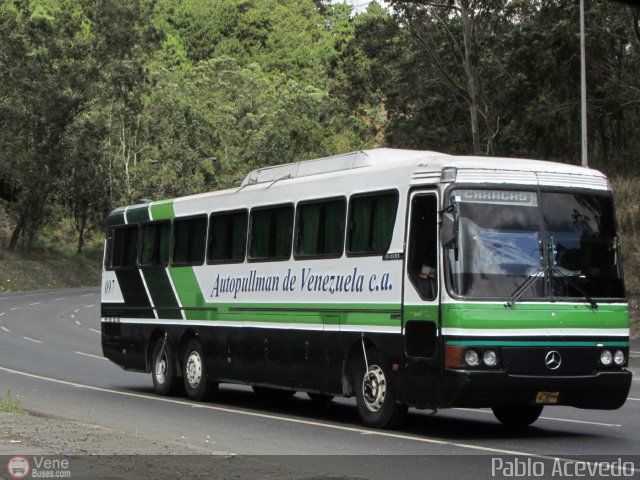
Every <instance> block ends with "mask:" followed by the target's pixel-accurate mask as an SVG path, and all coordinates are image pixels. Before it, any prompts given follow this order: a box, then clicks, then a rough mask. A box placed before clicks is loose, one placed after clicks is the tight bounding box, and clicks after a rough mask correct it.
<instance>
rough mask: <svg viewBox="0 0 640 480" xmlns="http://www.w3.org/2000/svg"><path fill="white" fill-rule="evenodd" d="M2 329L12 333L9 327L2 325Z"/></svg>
mask: <svg viewBox="0 0 640 480" xmlns="http://www.w3.org/2000/svg"><path fill="white" fill-rule="evenodd" d="M0 328H1V329H2V331H3V332H7V333H11V330H9V329H8V328H7V327H5V326H2V327H0Z"/></svg>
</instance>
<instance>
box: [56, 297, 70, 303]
mask: <svg viewBox="0 0 640 480" xmlns="http://www.w3.org/2000/svg"><path fill="white" fill-rule="evenodd" d="M66 299H67V297H60V298H54V299H53V301H54V302H59V301H60V300H66Z"/></svg>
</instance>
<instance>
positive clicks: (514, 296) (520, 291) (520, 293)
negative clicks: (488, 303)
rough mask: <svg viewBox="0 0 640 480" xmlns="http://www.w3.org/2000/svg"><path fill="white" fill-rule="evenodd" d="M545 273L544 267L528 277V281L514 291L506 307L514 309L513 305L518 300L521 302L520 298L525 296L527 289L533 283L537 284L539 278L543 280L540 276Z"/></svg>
mask: <svg viewBox="0 0 640 480" xmlns="http://www.w3.org/2000/svg"><path fill="white" fill-rule="evenodd" d="M544 271H545V266H544V265H542V266H540V267H538V269H537V270H536V271H535V272H533V273H532V274H531V275H529V277H527V279H526V280H525V281H524V282H522V283H521V284H520V285H518V287H517V288H516V289H515V290H514V291H513V293H512V294H511V296H510V297H509V300H507V303H505V307H508V308H511V307H513V305H514V304H515V303H516V302H517V301H518V300H520V298H521V297H522V296H523V295H524V292H526V291H527V289H528V288H529V287H530V286H531V285H532V284H533V282H535V281H536V280H537V279H538V278H542V276H541V275H540V274H541V273H543V272H544Z"/></svg>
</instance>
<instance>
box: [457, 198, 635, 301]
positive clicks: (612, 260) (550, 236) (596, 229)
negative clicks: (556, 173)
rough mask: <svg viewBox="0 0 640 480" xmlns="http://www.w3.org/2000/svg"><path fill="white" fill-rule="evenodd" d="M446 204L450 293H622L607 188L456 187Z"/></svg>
mask: <svg viewBox="0 0 640 480" xmlns="http://www.w3.org/2000/svg"><path fill="white" fill-rule="evenodd" d="M451 203H452V204H453V205H455V208H456V212H457V217H458V238H457V242H456V245H455V248H454V249H451V250H449V251H448V252H447V255H446V256H445V258H446V261H447V262H448V269H447V270H448V272H449V275H448V282H449V289H450V291H451V292H452V293H453V294H455V295H458V296H464V297H473V298H496V299H505V298H506V299H509V298H510V297H512V296H513V295H514V292H516V291H518V289H519V288H522V285H525V286H526V290H525V291H523V292H522V293H519V294H518V298H524V299H567V300H572V299H576V298H580V299H582V300H584V299H589V301H591V298H622V297H624V286H623V281H622V272H621V268H620V261H619V254H618V238H617V236H616V230H615V217H614V211H613V200H612V198H611V196H610V195H598V194H584V193H575V192H545V191H543V192H540V193H538V192H532V191H529V192H527V191H506V190H479V189H478V190H466V189H465V190H463V189H458V190H454V191H453V192H452V195H451ZM532 277H533V278H532Z"/></svg>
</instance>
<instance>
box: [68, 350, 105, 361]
mask: <svg viewBox="0 0 640 480" xmlns="http://www.w3.org/2000/svg"><path fill="white" fill-rule="evenodd" d="M73 353H77V354H78V355H84V356H85V357H91V358H97V359H98V360H108V359H107V358H105V357H99V356H98V355H92V354H91V353H84V352H73Z"/></svg>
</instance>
